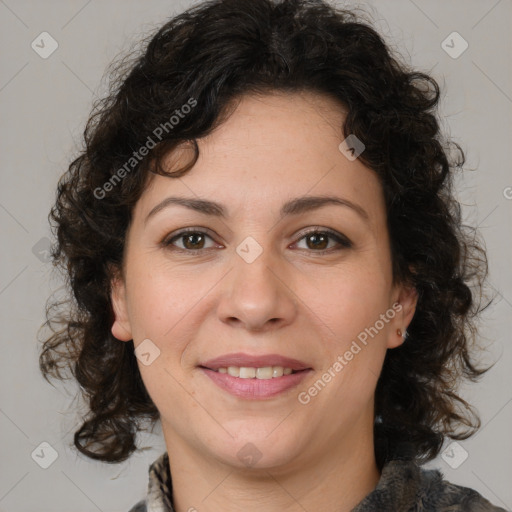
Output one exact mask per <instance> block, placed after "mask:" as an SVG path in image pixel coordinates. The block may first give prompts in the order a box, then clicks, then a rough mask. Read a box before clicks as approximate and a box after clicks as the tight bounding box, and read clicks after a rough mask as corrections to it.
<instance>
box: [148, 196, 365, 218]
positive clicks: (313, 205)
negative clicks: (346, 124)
mask: <svg viewBox="0 0 512 512" xmlns="http://www.w3.org/2000/svg"><path fill="white" fill-rule="evenodd" d="M172 205H179V206H184V207H186V208H188V209H190V210H194V211H196V212H199V213H203V214H205V215H211V216H214V217H219V218H222V219H226V217H227V214H226V209H225V208H224V207H223V206H222V205H221V204H219V203H216V202H214V201H208V200H206V199H192V198H186V197H172V196H171V197H166V198H165V199H164V200H163V201H162V202H160V203H158V204H157V205H156V206H155V207H154V208H153V209H152V210H151V211H150V212H149V213H148V215H147V217H146V219H145V220H144V224H146V223H147V222H148V220H149V219H150V218H151V217H153V216H154V215H156V214H157V213H158V212H160V211H162V210H163V209H165V208H167V207H169V206H172ZM327 205H338V206H345V207H348V208H351V209H352V210H354V211H355V212H356V213H357V214H358V215H359V216H360V217H362V218H363V220H364V221H365V222H367V223H369V220H370V217H369V215H368V213H367V212H366V210H364V209H363V208H362V207H361V206H359V205H358V204H356V203H353V202H352V201H349V200H348V199H344V198H341V197H336V196H328V195H327V196H303V197H297V198H295V199H291V200H290V201H287V202H286V203H285V204H284V205H283V206H282V208H281V211H280V213H279V215H280V219H283V218H284V217H286V216H288V215H299V214H301V213H305V212H309V211H312V210H316V209H318V208H322V207H323V206H327Z"/></svg>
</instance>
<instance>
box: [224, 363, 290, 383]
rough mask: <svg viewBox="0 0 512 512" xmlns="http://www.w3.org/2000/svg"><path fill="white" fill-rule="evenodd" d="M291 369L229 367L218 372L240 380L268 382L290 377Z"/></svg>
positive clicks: (278, 367)
mask: <svg viewBox="0 0 512 512" xmlns="http://www.w3.org/2000/svg"><path fill="white" fill-rule="evenodd" d="M292 371H293V370H292V369H291V368H283V367H282V366H263V367H261V368H252V367H250V366H228V367H227V368H218V369H217V372H219V373H227V374H228V375H231V376H232V377H238V378H240V379H254V378H256V379H262V380H268V379H273V378H274V377H282V376H283V375H290V373H292Z"/></svg>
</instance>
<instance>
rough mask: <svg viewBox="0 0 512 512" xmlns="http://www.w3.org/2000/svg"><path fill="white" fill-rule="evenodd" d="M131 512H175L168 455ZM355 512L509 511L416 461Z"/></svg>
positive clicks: (384, 477)
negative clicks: (144, 494)
mask: <svg viewBox="0 0 512 512" xmlns="http://www.w3.org/2000/svg"><path fill="white" fill-rule="evenodd" d="M192 510H194V509H193V508H192ZM129 512H175V510H174V508H173V506H172V482H171V475H170V468H169V458H168V455H167V452H165V453H163V454H162V455H161V456H160V457H159V458H158V459H157V460H156V461H155V462H153V464H151V466H150V467H149V484H148V494H147V496H146V498H145V499H144V500H142V501H140V502H139V503H137V504H136V505H135V506H134V507H132V508H131V509H130V511H129ZM352 512H507V511H506V510H505V509H504V508H500V507H496V506H494V505H492V504H491V503H490V502H489V501H488V500H486V499H485V498H484V497H483V496H481V495H480V494H479V493H478V492H476V491H475V490H473V489H470V488H468V487H461V486H459V485H455V484H452V483H450V482H447V481H446V480H443V476H442V474H441V472H440V471H439V470H437V469H431V470H426V469H422V468H421V467H420V466H418V465H417V464H416V463H415V462H414V461H412V460H393V461H390V462H388V463H387V464H385V466H384V467H383V469H382V474H381V478H380V480H379V483H378V484H377V486H376V487H375V489H374V490H373V491H372V492H370V494H368V495H367V496H366V497H365V498H364V499H363V500H362V501H361V502H360V503H359V504H358V505H357V506H356V507H355V508H354V509H352Z"/></svg>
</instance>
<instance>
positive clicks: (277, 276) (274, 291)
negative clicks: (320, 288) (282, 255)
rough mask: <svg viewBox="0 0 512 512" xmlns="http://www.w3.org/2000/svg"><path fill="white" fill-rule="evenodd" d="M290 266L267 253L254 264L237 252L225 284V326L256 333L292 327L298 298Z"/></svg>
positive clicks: (222, 311) (222, 305) (222, 304)
mask: <svg viewBox="0 0 512 512" xmlns="http://www.w3.org/2000/svg"><path fill="white" fill-rule="evenodd" d="M291 279H293V278H292V274H291V272H290V268H289V264H288V265H287V264H286V262H285V261H282V260H281V261H278V259H277V258H276V257H274V256H273V255H272V254H271V250H270V249H264V250H263V252H261V254H260V255H259V256H258V257H257V258H256V259H254V261H251V259H250V258H248V259H244V257H243V256H240V254H239V253H238V252H236V251H234V252H233V259H232V270H231V271H230V272H229V273H228V275H227V276H226V277H225V279H224V280H223V284H222V292H221V298H220V303H219V305H218V310H217V311H218V315H219V318H220V320H221V321H222V322H225V323H228V324H230V325H231V326H232V327H239V328H242V329H246V330H248V331H253V332H265V331H268V330H272V329H277V328H282V327H284V326H286V325H289V324H291V323H292V322H293V321H294V319H295V317H296V315H297V304H298V300H297V296H296V294H295V293H294V290H293V288H294V287H293V282H291Z"/></svg>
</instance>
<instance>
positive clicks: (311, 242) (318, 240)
mask: <svg viewBox="0 0 512 512" xmlns="http://www.w3.org/2000/svg"><path fill="white" fill-rule="evenodd" d="M301 235H302V236H301V238H300V239H299V241H298V242H297V243H299V242H301V241H302V240H305V241H306V246H307V248H313V251H312V252H315V253H317V254H325V253H329V252H334V251H339V250H341V249H342V248H345V249H349V248H350V247H352V243H351V242H350V240H349V239H348V238H346V237H344V236H343V235H341V234H339V233H337V232H335V231H331V230H330V229H321V228H314V229H312V230H310V231H308V232H306V233H301ZM329 239H332V240H335V241H336V242H337V244H338V246H341V247H336V246H335V247H334V248H333V247H331V248H327V247H328V245H329Z"/></svg>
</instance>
